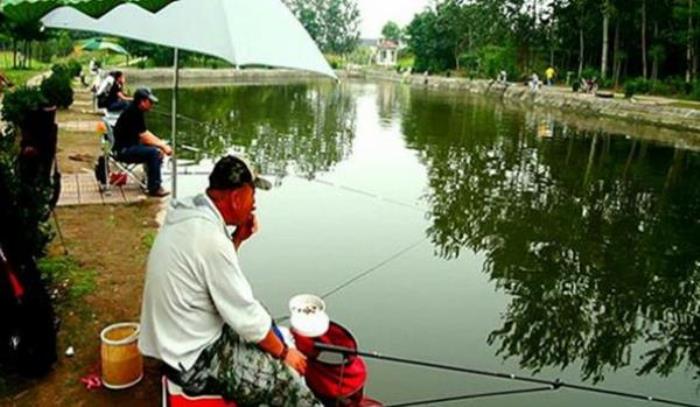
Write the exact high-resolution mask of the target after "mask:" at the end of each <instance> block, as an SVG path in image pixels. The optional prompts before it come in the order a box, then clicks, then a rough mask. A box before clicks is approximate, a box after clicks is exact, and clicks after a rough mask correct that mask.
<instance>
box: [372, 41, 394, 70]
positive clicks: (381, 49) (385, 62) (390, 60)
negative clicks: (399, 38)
mask: <svg viewBox="0 0 700 407" xmlns="http://www.w3.org/2000/svg"><path fill="white" fill-rule="evenodd" d="M398 56H399V44H397V43H395V42H394V41H390V40H384V39H382V40H378V41H377V47H376V51H375V53H374V63H375V64H377V65H381V66H384V67H393V66H396V63H397V62H398V59H399V58H398Z"/></svg>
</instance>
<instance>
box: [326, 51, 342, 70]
mask: <svg viewBox="0 0 700 407" xmlns="http://www.w3.org/2000/svg"><path fill="white" fill-rule="evenodd" d="M326 60H328V64H329V65H330V66H331V68H333V69H343V68H344V67H345V60H344V59H343V57H342V56H340V55H335V54H326Z"/></svg>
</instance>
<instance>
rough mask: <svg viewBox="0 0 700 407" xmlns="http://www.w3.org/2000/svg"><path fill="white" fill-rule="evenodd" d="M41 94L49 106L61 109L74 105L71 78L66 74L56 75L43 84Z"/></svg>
mask: <svg viewBox="0 0 700 407" xmlns="http://www.w3.org/2000/svg"><path fill="white" fill-rule="evenodd" d="M41 93H42V94H43V95H44V97H45V98H46V100H47V101H48V103H49V104H52V105H55V106H58V107H60V108H63V109H65V108H68V107H69V106H70V105H72V104H73V88H72V87H71V77H69V76H68V75H67V74H66V73H62V74H59V73H56V72H54V74H53V75H51V76H49V77H48V78H46V79H44V80H43V81H42V82H41Z"/></svg>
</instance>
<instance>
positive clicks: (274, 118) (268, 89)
mask: <svg viewBox="0 0 700 407" xmlns="http://www.w3.org/2000/svg"><path fill="white" fill-rule="evenodd" d="M178 95H179V103H178V113H179V114H180V115H182V116H181V117H180V118H179V119H178V143H179V144H180V145H186V146H190V147H194V148H196V149H198V150H200V151H199V152H194V151H193V150H191V149H190V150H189V151H187V150H181V155H182V157H183V158H188V159H193V160H195V161H198V160H200V159H202V158H207V157H218V156H220V155H222V154H223V153H224V152H226V151H229V150H231V149H232V148H234V149H239V150H243V151H244V152H245V153H247V154H248V155H250V156H251V157H255V161H256V164H257V165H258V166H259V167H260V170H261V171H262V172H264V173H265V174H270V175H275V176H277V177H278V178H279V179H281V178H283V177H285V176H286V175H288V174H290V173H294V174H296V175H301V176H304V177H308V178H313V177H314V176H315V175H316V174H317V173H318V172H321V171H328V170H329V169H331V168H332V167H333V166H334V165H335V164H336V163H338V162H340V161H342V160H343V159H344V158H345V157H347V156H348V155H349V154H350V152H351V149H352V141H353V138H354V130H355V120H356V112H355V109H356V108H355V102H354V100H353V99H352V98H351V95H350V92H347V91H344V89H343V86H342V85H337V86H336V85H334V84H330V83H315V84H296V85H284V86H282V85H277V86H236V87H224V88H204V89H183V90H180V92H179V94H178ZM159 96H160V98H161V100H163V101H164V103H163V104H162V106H159V107H158V109H159V112H160V114H158V113H156V114H153V115H152V117H151V123H150V125H151V126H153V127H154V129H155V130H156V131H157V132H159V133H161V134H169V132H170V118H169V117H168V116H167V113H166V112H169V111H170V105H169V103H170V98H171V96H170V93H169V91H168V90H160V91H159ZM192 118H194V119H192Z"/></svg>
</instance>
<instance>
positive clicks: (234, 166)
mask: <svg viewBox="0 0 700 407" xmlns="http://www.w3.org/2000/svg"><path fill="white" fill-rule="evenodd" d="M245 184H252V185H255V187H256V188H259V189H262V190H265V191H267V190H269V189H271V188H272V183H271V182H270V181H268V180H266V179H265V178H262V177H260V176H259V175H258V174H257V173H256V172H255V171H254V170H253V167H251V165H250V164H248V162H247V161H246V160H245V159H243V158H242V157H238V156H235V155H227V156H226V157H223V158H222V159H220V160H219V161H218V162H217V163H216V165H215V166H214V170H213V171H212V173H211V174H210V175H209V188H211V189H218V190H225V189H236V188H240V187H242V186H243V185H245Z"/></svg>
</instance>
